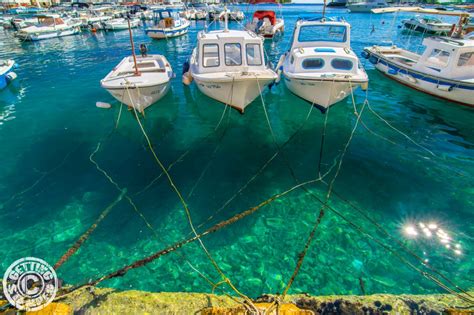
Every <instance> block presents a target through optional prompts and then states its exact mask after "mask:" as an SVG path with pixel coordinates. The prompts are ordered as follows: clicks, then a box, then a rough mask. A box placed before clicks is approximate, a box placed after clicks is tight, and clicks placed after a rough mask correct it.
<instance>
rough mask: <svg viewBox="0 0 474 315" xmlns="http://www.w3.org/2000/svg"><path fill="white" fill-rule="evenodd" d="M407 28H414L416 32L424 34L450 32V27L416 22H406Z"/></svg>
mask: <svg viewBox="0 0 474 315" xmlns="http://www.w3.org/2000/svg"><path fill="white" fill-rule="evenodd" d="M403 25H404V26H405V28H406V29H409V30H413V31H416V32H420V33H424V34H432V35H434V34H438V35H441V34H444V35H445V34H448V33H449V32H450V30H451V29H450V28H445V27H439V26H426V27H425V26H422V25H419V24H414V23H410V22H405V23H404V24H403Z"/></svg>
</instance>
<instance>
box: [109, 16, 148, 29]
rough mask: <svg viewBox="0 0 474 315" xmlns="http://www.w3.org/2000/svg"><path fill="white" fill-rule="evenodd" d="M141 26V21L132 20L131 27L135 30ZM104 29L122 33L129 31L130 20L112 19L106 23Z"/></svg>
mask: <svg viewBox="0 0 474 315" xmlns="http://www.w3.org/2000/svg"><path fill="white" fill-rule="evenodd" d="M138 25H140V20H139V19H131V20H130V27H131V28H135V27H138ZM104 28H105V29H106V30H108V31H121V30H127V29H128V19H125V18H117V19H112V20H108V21H105V22H104Z"/></svg>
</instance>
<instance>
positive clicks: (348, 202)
mask: <svg viewBox="0 0 474 315" xmlns="http://www.w3.org/2000/svg"><path fill="white" fill-rule="evenodd" d="M321 182H322V183H323V184H325V185H327V183H326V182H325V181H324V180H322V181H321ZM333 194H334V195H335V196H336V197H337V198H339V199H340V200H341V201H343V202H344V203H346V204H347V205H349V206H350V207H351V208H353V209H354V210H356V211H357V212H358V213H359V214H360V215H362V216H363V217H364V218H365V219H367V220H368V221H369V222H370V223H372V224H373V225H374V226H375V227H376V228H377V229H378V230H379V231H380V232H382V233H383V234H385V235H386V236H388V237H389V238H390V239H392V240H393V241H395V242H396V243H397V244H398V245H399V246H400V247H401V248H402V249H403V250H404V251H405V252H407V253H408V254H410V255H411V256H412V257H414V258H415V259H416V260H418V261H419V262H420V263H421V264H422V265H424V266H425V267H427V268H428V269H429V270H431V271H432V272H434V273H436V274H437V275H438V276H440V277H441V278H443V279H444V280H445V281H447V282H448V283H449V284H451V285H452V286H454V287H455V288H457V289H458V290H459V291H460V292H461V293H464V294H466V295H468V296H470V297H473V296H472V295H471V294H470V293H469V292H468V291H467V290H465V289H463V288H461V287H459V286H458V285H457V284H455V283H454V282H453V281H452V280H451V279H449V278H448V277H446V276H445V275H443V274H442V273H441V272H440V271H439V270H437V269H435V268H434V267H433V266H431V265H430V264H429V263H428V262H426V261H425V260H424V259H423V258H421V257H420V256H419V255H418V254H416V253H415V252H414V251H412V250H411V249H409V248H408V247H407V246H406V245H405V244H404V243H403V242H401V241H400V240H399V239H397V238H396V237H394V236H393V235H392V234H390V233H389V232H388V231H387V230H386V229H385V228H384V227H382V226H381V225H380V224H379V223H378V222H377V221H376V220H374V219H372V218H371V217H370V216H369V215H368V214H367V213H366V211H364V210H362V209H360V208H359V207H357V206H356V205H355V204H354V203H353V202H351V201H350V200H348V199H346V198H344V197H343V196H342V195H341V194H339V193H337V192H336V191H335V190H334V189H333Z"/></svg>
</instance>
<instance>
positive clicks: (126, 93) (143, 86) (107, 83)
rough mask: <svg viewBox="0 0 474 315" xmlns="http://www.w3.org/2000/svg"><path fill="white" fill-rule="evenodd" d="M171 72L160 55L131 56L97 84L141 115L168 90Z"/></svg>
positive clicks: (165, 60) (168, 65)
mask: <svg viewBox="0 0 474 315" xmlns="http://www.w3.org/2000/svg"><path fill="white" fill-rule="evenodd" d="M172 77H173V70H172V69H171V66H170V64H169V62H168V60H167V59H166V58H165V57H164V56H162V55H149V56H137V57H136V67H135V62H134V56H129V57H125V58H123V60H122V61H121V62H120V63H119V64H118V65H117V66H116V67H115V68H114V69H113V70H112V71H111V72H110V73H109V74H107V76H106V77H105V78H103V79H102V80H101V81H100V84H101V86H102V87H103V88H104V89H106V90H107V91H108V92H109V93H110V94H111V95H112V96H113V97H114V98H115V99H116V100H118V101H119V102H121V103H124V104H126V105H128V106H130V107H134V108H135V109H136V110H137V111H139V112H141V113H143V111H144V110H145V108H147V107H148V106H150V105H151V104H153V103H156V102H157V101H158V100H160V99H161V98H162V97H163V96H164V95H165V94H166V93H167V92H168V90H169V87H170V80H171V78H172Z"/></svg>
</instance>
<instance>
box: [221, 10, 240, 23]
mask: <svg viewBox="0 0 474 315" xmlns="http://www.w3.org/2000/svg"><path fill="white" fill-rule="evenodd" d="M217 18H218V19H219V20H221V21H224V11H222V12H221V13H219V14H218V15H217ZM228 19H229V20H231V21H242V20H243V19H245V14H244V12H242V11H240V10H235V11H229V12H228Z"/></svg>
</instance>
